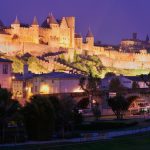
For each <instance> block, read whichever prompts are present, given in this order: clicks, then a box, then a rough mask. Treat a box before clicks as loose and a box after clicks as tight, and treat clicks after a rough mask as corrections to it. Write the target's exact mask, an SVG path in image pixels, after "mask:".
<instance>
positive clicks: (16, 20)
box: [13, 16, 20, 24]
mask: <svg viewBox="0 0 150 150" xmlns="http://www.w3.org/2000/svg"><path fill="white" fill-rule="evenodd" d="M13 24H20V21H19V20H18V17H17V16H16V19H15V21H14V22H13Z"/></svg>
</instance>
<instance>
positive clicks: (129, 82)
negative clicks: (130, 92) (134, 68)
mask: <svg viewBox="0 0 150 150" xmlns="http://www.w3.org/2000/svg"><path fill="white" fill-rule="evenodd" d="M114 78H118V79H119V80H120V83H121V85H122V86H123V87H125V88H127V89H132V88H133V83H136V84H137V87H138V88H140V89H145V88H148V85H147V84H146V83H145V81H146V82H147V83H149V79H148V76H147V75H144V79H145V80H143V79H142V77H141V76H123V75H120V76H112V77H107V78H104V79H102V81H101V88H102V89H103V90H109V85H110V82H111V81H112V80H113V79H114Z"/></svg>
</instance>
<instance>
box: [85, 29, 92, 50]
mask: <svg viewBox="0 0 150 150" xmlns="http://www.w3.org/2000/svg"><path fill="white" fill-rule="evenodd" d="M86 43H87V44H88V48H89V49H90V50H92V49H93V46H94V36H93V33H92V32H91V30H90V28H89V29H88V33H87V35H86Z"/></svg>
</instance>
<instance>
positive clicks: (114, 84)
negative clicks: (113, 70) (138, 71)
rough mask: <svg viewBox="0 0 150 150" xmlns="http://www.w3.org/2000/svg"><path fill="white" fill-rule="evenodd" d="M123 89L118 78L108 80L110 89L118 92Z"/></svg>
mask: <svg viewBox="0 0 150 150" xmlns="http://www.w3.org/2000/svg"><path fill="white" fill-rule="evenodd" d="M123 89H124V87H123V85H122V84H121V82H120V80H119V78H117V77H115V78H113V79H112V80H111V81H110V84H109V90H110V91H115V92H120V91H121V90H123Z"/></svg>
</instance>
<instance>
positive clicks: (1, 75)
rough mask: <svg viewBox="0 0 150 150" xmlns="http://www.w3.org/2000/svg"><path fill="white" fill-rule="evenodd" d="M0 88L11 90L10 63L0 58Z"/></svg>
mask: <svg viewBox="0 0 150 150" xmlns="http://www.w3.org/2000/svg"><path fill="white" fill-rule="evenodd" d="M0 86H1V87H2V88H6V89H8V90H11V88H12V61H11V60H8V59H4V58H0Z"/></svg>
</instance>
